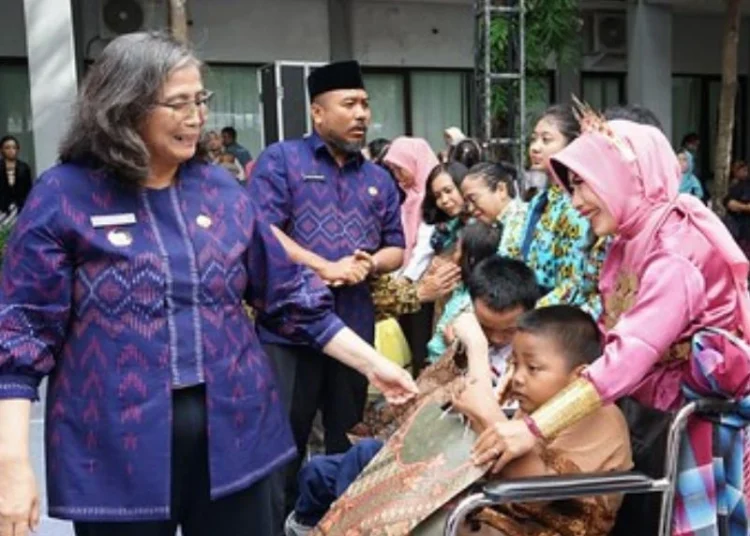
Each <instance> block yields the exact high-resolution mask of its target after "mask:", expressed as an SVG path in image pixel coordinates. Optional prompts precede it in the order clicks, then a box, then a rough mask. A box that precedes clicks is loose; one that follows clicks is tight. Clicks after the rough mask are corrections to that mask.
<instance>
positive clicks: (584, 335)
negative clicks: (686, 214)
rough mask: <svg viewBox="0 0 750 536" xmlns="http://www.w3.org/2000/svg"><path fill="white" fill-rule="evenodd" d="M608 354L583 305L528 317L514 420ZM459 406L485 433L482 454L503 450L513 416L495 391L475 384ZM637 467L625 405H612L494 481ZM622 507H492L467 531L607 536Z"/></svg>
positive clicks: (520, 337) (523, 321) (521, 337)
mask: <svg viewBox="0 0 750 536" xmlns="http://www.w3.org/2000/svg"><path fill="white" fill-rule="evenodd" d="M460 336H461V337H467V336H470V337H475V336H477V333H470V332H464V333H461V334H460ZM600 355H601V341H600V334H599V331H598V329H597V327H596V324H595V323H594V321H593V320H592V319H591V317H589V316H588V315H587V314H586V313H584V312H582V311H581V310H579V309H577V308H574V307H570V306H567V305H557V306H552V307H545V308H541V309H536V310H534V311H530V312H528V313H526V314H524V315H523V316H521V318H519V320H518V325H517V331H516V334H515V336H514V337H513V353H512V356H511V360H510V366H511V367H512V379H511V381H510V384H509V386H508V387H509V393H508V395H509V396H510V398H512V399H515V400H516V401H517V402H518V404H519V410H518V411H517V413H516V415H515V416H514V417H513V418H523V417H524V416H525V415H530V414H531V413H533V412H534V411H535V410H536V409H537V408H538V407H539V406H541V405H542V404H544V403H545V402H547V401H548V400H549V399H550V398H552V397H553V396H554V395H556V394H557V393H558V392H559V391H561V390H562V389H564V388H565V387H566V386H567V385H568V384H569V383H570V382H572V381H573V380H575V379H576V378H577V377H578V375H579V374H580V373H581V371H582V370H583V369H584V368H585V367H586V366H587V365H588V364H590V363H591V362H593V361H594V360H595V359H596V358H598V357H599V356H600ZM454 407H456V408H457V409H458V410H459V411H461V412H462V413H464V414H465V415H466V416H467V417H468V418H469V420H470V421H471V422H472V426H473V427H474V428H475V430H477V432H479V433H481V435H480V437H479V439H478V441H477V444H476V445H475V452H479V451H487V450H492V449H496V448H499V445H498V444H497V443H496V441H497V438H496V437H495V436H494V434H493V432H492V430H493V425H494V423H496V422H498V421H501V420H504V419H506V417H505V415H504V414H503V412H502V411H501V410H500V409H499V406H498V404H497V403H493V401H492V400H491V398H490V396H489V394H488V393H487V392H484V391H483V390H482V388H481V387H479V386H478V384H467V385H466V387H465V388H464V389H463V391H462V392H461V393H459V394H458V395H457V396H456V397H455V400H454ZM632 465H633V464H632V456H631V450H630V437H629V433H628V426H627V423H626V421H625V418H624V417H623V415H622V413H621V412H620V410H619V408H618V407H617V406H615V405H608V406H604V407H602V408H600V409H599V410H598V411H597V412H595V413H593V414H592V415H590V416H589V417H586V418H585V419H583V420H581V421H580V422H579V423H578V424H576V425H574V426H573V427H571V428H570V429H568V430H566V431H565V432H563V433H561V434H560V435H559V436H557V437H556V438H555V439H553V440H552V441H550V442H549V443H548V444H546V445H544V446H542V447H539V448H538V449H536V450H534V451H532V452H530V453H529V454H528V455H526V456H524V457H522V458H519V459H517V460H515V461H512V462H510V463H509V464H508V465H506V466H505V467H504V468H503V469H502V470H500V471H499V472H498V473H496V474H491V475H490V478H491V479H503V478H526V477H534V476H544V475H554V474H575V473H596V472H606V471H627V470H629V469H631V468H632ZM493 469H494V468H493ZM492 471H493V470H492V469H491V473H492ZM620 504H621V497H619V496H603V497H592V498H583V499H576V500H568V501H559V502H547V503H541V502H540V503H524V504H508V505H502V506H497V507H493V508H485V509H484V510H482V511H480V512H478V513H477V514H476V515H475V516H473V521H472V522H471V523H468V524H467V526H466V527H464V528H463V532H462V533H463V534H475V535H478V534H481V535H487V536H489V535H496V536H500V535H502V536H558V535H559V536H604V535H606V534H608V533H609V532H610V530H611V529H612V527H613V525H614V522H615V517H616V514H617V510H618V509H619V507H620Z"/></svg>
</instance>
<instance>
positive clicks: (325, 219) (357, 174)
mask: <svg viewBox="0 0 750 536" xmlns="http://www.w3.org/2000/svg"><path fill="white" fill-rule="evenodd" d="M249 190H250V195H251V197H252V198H253V199H255V201H256V202H257V203H258V206H259V207H260V209H261V212H262V213H263V214H264V216H265V217H266V219H267V220H268V222H269V223H271V224H273V225H275V226H276V227H278V228H279V229H281V230H282V231H283V232H285V233H286V234H287V235H288V236H289V237H290V238H291V239H292V240H294V241H295V242H296V243H297V244H299V245H300V246H301V247H303V248H305V249H307V250H309V251H312V252H313V253H315V254H317V255H319V256H321V257H323V258H325V259H327V260H329V261H337V260H339V259H341V258H344V257H347V256H349V255H353V254H354V252H355V251H356V250H358V249H360V250H364V251H367V252H369V253H375V252H376V251H378V250H380V249H382V248H384V247H399V248H403V247H404V233H403V229H402V227H401V215H400V205H399V197H398V192H397V190H396V185H395V184H394V182H393V180H392V179H391V178H390V177H389V176H388V172H387V171H385V170H384V169H382V168H380V167H379V166H376V165H375V164H372V163H371V162H368V161H366V160H364V158H362V157H361V156H359V155H357V156H355V157H353V158H351V159H350V160H349V161H347V162H346V163H345V164H344V166H343V167H339V165H338V164H337V163H336V161H335V160H334V159H333V157H332V156H331V154H330V152H329V150H328V148H327V147H326V145H325V143H324V142H323V140H322V139H321V138H320V137H319V136H318V135H317V134H312V135H310V136H308V137H306V138H303V139H299V140H292V141H284V142H280V143H276V144H274V145H271V146H270V147H268V148H267V149H266V150H265V151H263V153H262V154H261V155H260V156H259V157H258V160H257V163H256V165H255V167H254V168H253V176H252V178H251V180H250V185H249ZM333 294H334V298H335V302H336V313H337V314H338V315H339V316H340V317H341V319H342V320H343V321H344V322H345V323H346V324H347V326H349V327H350V328H352V329H353V330H354V331H355V332H357V334H359V335H360V336H361V337H362V338H364V339H365V340H367V341H370V342H372V340H373V338H374V329H375V311H374V307H373V305H372V299H371V297H370V291H369V286H368V284H367V283H366V282H364V283H360V284H359V285H354V286H350V287H340V288H337V289H335V290H334V291H333ZM260 320H261V324H262V318H261V319H260ZM261 327H262V326H261ZM261 337H262V339H263V340H264V341H265V342H274V343H284V342H285V341H284V340H283V339H280V338H278V337H275V336H272V335H271V334H269V333H268V332H267V331H265V330H262V331H261Z"/></svg>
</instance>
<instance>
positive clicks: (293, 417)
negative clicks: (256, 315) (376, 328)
mask: <svg viewBox="0 0 750 536" xmlns="http://www.w3.org/2000/svg"><path fill="white" fill-rule="evenodd" d="M264 348H265V350H266V353H267V354H268V356H269V357H270V358H271V361H272V362H273V363H274V367H275V369H276V372H277V375H278V376H279V378H278V383H279V384H280V386H281V392H282V398H286V397H288V400H290V404H289V406H288V408H289V420H290V422H291V425H292V433H293V434H294V441H295V443H296V444H297V450H298V452H299V453H300V455H299V456H298V457H297V460H296V461H295V462H293V463H291V464H289V466H287V468H286V470H285V480H286V485H285V492H284V495H285V497H284V499H285V500H284V503H285V511H287V512H288V511H290V510H291V509H292V508H293V506H294V502H295V501H296V499H297V473H298V472H299V469H300V467H301V465H302V460H303V459H304V455H305V451H306V450H307V440H308V438H309V437H310V431H311V430H312V424H313V420H314V419H315V414H316V413H317V411H318V409H320V410H321V412H322V415H323V429H324V430H325V446H326V452H327V453H328V454H338V453H341V452H346V451H347V450H348V449H349V447H351V442H350V441H349V439H348V438H347V436H346V434H347V432H348V431H349V430H351V428H352V427H353V426H354V425H355V424H357V423H358V422H359V421H360V420H361V419H362V414H363V413H364V409H365V402H366V401H367V378H365V377H364V376H362V375H361V374H360V373H358V372H356V371H355V370H353V369H351V368H349V367H347V366H346V365H343V364H341V363H339V362H338V361H336V360H335V359H333V358H331V357H328V356H327V355H325V354H323V353H321V352H318V351H315V350H313V349H311V348H308V347H303V346H289V345H271V344H268V345H264ZM290 376H293V378H294V379H293V381H291V382H290V381H289V377H290ZM285 390H287V393H286V397H285V393H284V391H285ZM275 502H278V499H277V498H275ZM274 533H277V532H275V531H274Z"/></svg>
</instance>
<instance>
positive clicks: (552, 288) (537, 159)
mask: <svg viewBox="0 0 750 536" xmlns="http://www.w3.org/2000/svg"><path fill="white" fill-rule="evenodd" d="M579 133H580V127H579V125H578V121H577V120H576V118H575V116H574V115H573V111H572V109H571V108H570V106H563V105H557V106H552V107H551V108H549V109H548V110H547V111H546V112H545V113H544V114H543V115H542V117H541V119H539V121H538V122H537V124H536V126H535V128H534V132H533V133H532V135H531V141H530V144H529V161H530V164H531V169H532V170H538V171H544V172H546V171H547V165H548V163H549V159H550V157H551V156H553V155H554V154H556V153H557V152H558V151H560V150H562V149H563V148H564V147H565V146H567V145H568V144H569V143H570V142H571V141H573V140H574V139H575V138H577V137H578V135H579ZM520 237H521V238H520V240H518V241H515V242H513V243H504V244H503V245H502V246H501V251H500V253H501V254H502V255H505V256H508V257H512V258H515V259H519V260H522V261H524V262H525V263H526V264H527V265H528V266H529V267H531V269H532V270H534V272H535V273H536V277H537V281H538V283H539V285H540V286H541V287H542V288H543V292H544V297H543V298H542V299H541V300H540V301H539V303H538V305H539V306H545V305H554V304H560V303H567V304H570V305H576V306H578V307H581V308H582V309H584V310H585V311H587V312H588V313H590V314H592V315H593V316H594V317H595V318H596V317H598V316H599V314H600V313H601V301H600V299H599V294H598V291H597V282H598V279H599V269H600V267H601V263H602V261H603V260H604V253H605V249H606V247H605V244H601V243H598V242H597V243H595V239H594V238H593V236H592V235H591V233H590V232H589V224H588V222H587V221H586V219H585V218H583V217H581V216H580V214H578V212H577V211H576V210H575V209H574V208H573V205H572V204H571V202H570V198H569V197H568V196H566V195H565V194H564V193H563V192H562V191H561V190H560V189H559V188H558V187H557V186H548V187H547V188H544V189H542V190H541V191H540V192H539V193H537V194H536V195H535V196H534V197H533V198H532V199H531V201H530V202H529V207H528V211H527V216H526V222H525V225H524V229H523V231H522V232H521V233H520ZM503 246H504V247H503Z"/></svg>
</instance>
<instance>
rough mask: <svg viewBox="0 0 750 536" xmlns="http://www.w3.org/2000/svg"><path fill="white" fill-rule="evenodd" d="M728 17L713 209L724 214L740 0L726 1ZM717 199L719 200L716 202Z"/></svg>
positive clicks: (729, 159) (727, 185) (735, 84)
mask: <svg viewBox="0 0 750 536" xmlns="http://www.w3.org/2000/svg"><path fill="white" fill-rule="evenodd" d="M726 2H727V15H726V17H727V19H726V27H725V29H724V50H723V52H722V65H721V100H720V101H719V127H718V133H717V137H716V160H715V162H714V188H715V191H714V195H713V198H714V200H715V201H714V209H715V210H716V211H717V212H719V213H720V214H721V215H723V214H724V204H723V203H722V202H721V200H722V199H724V198H725V197H726V195H727V192H728V190H729V170H730V166H731V158H732V140H733V136H734V117H735V101H736V100H737V47H738V43H739V37H740V20H741V15H740V13H741V11H740V3H741V0H726ZM717 201H718V202H717Z"/></svg>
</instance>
